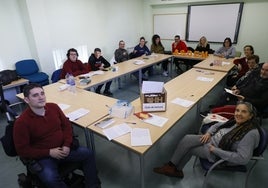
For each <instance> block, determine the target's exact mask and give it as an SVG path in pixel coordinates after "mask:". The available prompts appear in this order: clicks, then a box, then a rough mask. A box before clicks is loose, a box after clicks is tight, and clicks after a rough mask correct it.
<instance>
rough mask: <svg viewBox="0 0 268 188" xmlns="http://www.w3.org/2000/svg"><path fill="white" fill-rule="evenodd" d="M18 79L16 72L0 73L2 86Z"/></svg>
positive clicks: (6, 71)
mask: <svg viewBox="0 0 268 188" xmlns="http://www.w3.org/2000/svg"><path fill="white" fill-rule="evenodd" d="M18 79H19V76H18V74H17V72H16V70H3V71H1V72H0V82H2V83H3V85H7V84H10V83H11V82H13V81H15V80H18Z"/></svg>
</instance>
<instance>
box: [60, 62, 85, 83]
mask: <svg viewBox="0 0 268 188" xmlns="http://www.w3.org/2000/svg"><path fill="white" fill-rule="evenodd" d="M88 72H89V70H88V69H87V66H86V65H84V64H83V63H82V62H81V61H80V60H76V62H72V61H71V60H69V59H67V60H66V61H65V62H64V64H63V67H62V71H61V75H60V78H61V79H64V78H65V75H66V74H67V73H69V74H72V75H73V76H78V75H80V74H85V73H88Z"/></svg>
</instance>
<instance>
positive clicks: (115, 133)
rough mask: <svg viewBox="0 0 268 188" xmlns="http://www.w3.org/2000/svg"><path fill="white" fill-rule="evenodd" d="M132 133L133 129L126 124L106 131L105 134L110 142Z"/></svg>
mask: <svg viewBox="0 0 268 188" xmlns="http://www.w3.org/2000/svg"><path fill="white" fill-rule="evenodd" d="M130 131H131V127H130V126H128V125H127V124H126V123H122V124H119V125H116V126H113V127H111V128H108V129H104V130H103V133H104V134H105V136H106V137H107V138H108V140H112V139H115V138H117V137H119V136H122V135H124V134H127V133H129V132H130Z"/></svg>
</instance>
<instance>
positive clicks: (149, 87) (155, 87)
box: [141, 81, 164, 93]
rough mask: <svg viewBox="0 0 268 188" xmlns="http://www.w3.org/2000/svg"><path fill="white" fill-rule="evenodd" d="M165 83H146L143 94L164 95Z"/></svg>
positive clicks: (143, 83)
mask: <svg viewBox="0 0 268 188" xmlns="http://www.w3.org/2000/svg"><path fill="white" fill-rule="evenodd" d="M163 88H164V82H154V81H144V82H142V88H141V91H142V93H162V91H163Z"/></svg>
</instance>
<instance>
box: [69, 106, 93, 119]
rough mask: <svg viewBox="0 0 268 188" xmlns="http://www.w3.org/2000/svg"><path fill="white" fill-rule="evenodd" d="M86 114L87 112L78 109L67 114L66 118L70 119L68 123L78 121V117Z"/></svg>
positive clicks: (83, 109)
mask: <svg viewBox="0 0 268 188" xmlns="http://www.w3.org/2000/svg"><path fill="white" fill-rule="evenodd" d="M87 113H89V110H87V109H85V108H79V109H77V110H75V111H73V112H71V113H69V114H67V115H66V116H67V117H68V118H69V119H70V121H75V120H77V119H79V118H80V117H82V116H84V115H86V114H87Z"/></svg>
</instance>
